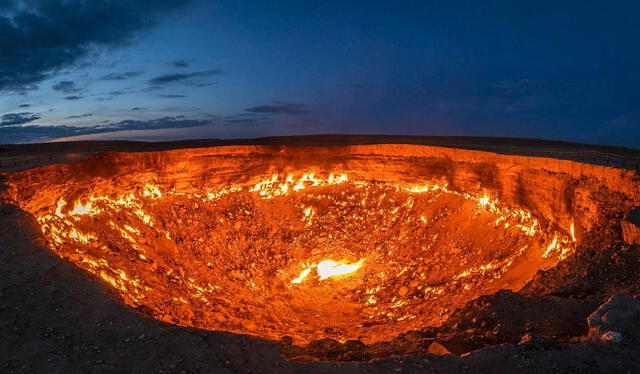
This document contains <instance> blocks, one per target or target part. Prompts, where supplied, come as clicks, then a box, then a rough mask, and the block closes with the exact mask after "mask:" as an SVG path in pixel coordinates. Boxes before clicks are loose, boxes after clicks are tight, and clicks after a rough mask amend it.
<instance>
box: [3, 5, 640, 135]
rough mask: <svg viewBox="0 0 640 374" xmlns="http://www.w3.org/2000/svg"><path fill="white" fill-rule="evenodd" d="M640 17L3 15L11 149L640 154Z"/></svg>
mask: <svg viewBox="0 0 640 374" xmlns="http://www.w3.org/2000/svg"><path fill="white" fill-rule="evenodd" d="M638 87H640V2H637V1H615V2H613V1H588V0H583V1H557V0H556V1H514V0H511V1H348V0H344V1H302V0H301V1H286V0H280V1H257V0H256V1H243V0H220V1H217V0H210V1H206V0H196V1H187V0H110V1H107V0H0V143H14V142H35V141H49V140H56V139H64V140H69V139H74V140H81V139H135V140H167V139H186V138H238V137H240V138H250V137H261V136H272V135H299V134H320V133H354V134H355V133H366V134H421V135H465V136H506V137H534V138H545V139H557V140H568V141H577V142H586V143H597V144H612V145H621V146H629V147H634V148H640V90H639V88H638Z"/></svg>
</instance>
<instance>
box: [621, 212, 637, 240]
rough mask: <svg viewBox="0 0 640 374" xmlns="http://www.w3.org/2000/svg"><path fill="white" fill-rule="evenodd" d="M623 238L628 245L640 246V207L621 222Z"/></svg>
mask: <svg viewBox="0 0 640 374" xmlns="http://www.w3.org/2000/svg"><path fill="white" fill-rule="evenodd" d="M620 225H621V226H622V238H623V239H624V241H625V242H627V243H628V244H640V207H636V208H635V209H633V210H632V211H630V212H629V213H628V214H627V217H626V219H624V220H622V221H621V222H620Z"/></svg>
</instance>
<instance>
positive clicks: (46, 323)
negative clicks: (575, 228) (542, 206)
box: [0, 205, 640, 373]
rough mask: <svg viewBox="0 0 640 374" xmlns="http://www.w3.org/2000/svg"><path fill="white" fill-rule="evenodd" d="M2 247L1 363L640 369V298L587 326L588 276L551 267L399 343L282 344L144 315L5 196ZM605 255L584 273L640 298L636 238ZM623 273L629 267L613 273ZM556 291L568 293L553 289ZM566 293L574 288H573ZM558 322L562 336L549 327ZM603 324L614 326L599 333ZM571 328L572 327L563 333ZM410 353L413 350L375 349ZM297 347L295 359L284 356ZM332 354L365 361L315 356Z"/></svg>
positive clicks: (48, 366)
mask: <svg viewBox="0 0 640 374" xmlns="http://www.w3.org/2000/svg"><path fill="white" fill-rule="evenodd" d="M0 248H2V251H1V252H0V268H1V272H2V278H0V316H1V318H0V336H1V337H2V338H1V339H0V369H1V371H2V372H5V373H31V372H34V373H76V372H77V373H82V372H92V373H119V372H131V373H212V372H215V373H299V372H309V373H314V372H317V373H327V372H344V373H389V372H404V373H412V372H434V373H458V372H468V373H487V372H505V373H507V372H509V373H510V372H513V371H514V370H518V371H519V372H522V373H539V372H565V373H601V372H611V373H634V372H638V370H640V360H638V357H640V356H639V355H640V344H639V340H638V338H639V337H640V327H639V326H638V320H639V310H640V309H639V308H638V302H637V301H635V300H632V299H627V298H624V297H618V298H617V299H614V300H613V301H612V302H611V303H609V304H608V305H605V306H604V307H603V308H601V309H600V310H599V312H598V313H596V314H594V316H592V317H591V325H592V328H591V334H589V326H588V325H587V316H588V314H589V313H590V312H593V311H595V310H596V309H597V305H596V304H597V299H600V298H601V297H602V296H603V295H600V296H597V297H594V300H591V299H590V298H588V297H587V298H585V297H579V293H580V292H588V290H587V289H585V288H584V287H585V286H584V285H581V286H579V287H578V288H576V289H575V290H564V291H563V292H559V290H557V289H555V288H554V284H553V281H552V280H550V279H553V278H554V277H555V275H553V274H552V275H551V276H548V277H546V276H543V275H541V277H540V278H541V281H540V282H538V283H540V284H543V283H544V284H545V287H546V289H547V291H548V296H539V297H538V299H536V298H535V297H534V298H531V297H528V296H526V295H521V294H515V293H511V292H506V291H505V292H500V293H498V294H495V295H490V296H486V297H482V298H480V299H478V300H476V301H474V302H471V303H469V304H468V305H467V306H466V307H465V308H463V309H462V310H460V311H459V312H457V313H456V314H454V315H453V316H452V317H451V319H450V321H449V322H448V323H447V324H446V325H445V326H444V327H443V328H442V329H441V330H440V331H422V332H414V333H408V334H405V335H404V336H402V337H399V338H398V339H396V340H395V341H392V342H389V343H381V344H379V345H376V346H369V347H366V346H363V345H361V344H359V343H357V342H347V343H346V344H344V345H343V344H340V343H337V342H331V341H329V342H327V341H320V342H314V343H311V344H310V345H309V346H307V347H303V348H301V347H291V346H287V342H286V341H284V342H281V343H276V342H268V341H263V340H259V339H255V338H251V337H246V336H240V335H233V334H227V333H221V332H213V331H202V330H196V329H188V328H179V327H175V326H172V325H167V324H164V323H161V322H158V321H156V320H152V319H149V318H146V317H144V316H143V315H142V314H140V313H138V312H136V311H135V310H132V309H130V308H128V307H126V306H124V305H123V304H121V303H119V302H118V300H117V298H116V296H115V294H114V293H112V292H111V291H110V290H109V289H108V288H107V287H106V286H104V285H103V284H102V283H100V282H98V281H97V280H96V279H92V278H90V276H89V275H88V274H87V273H85V272H82V271H80V270H79V269H77V268H75V266H74V265H72V264H71V263H68V262H65V261H62V260H60V259H59V258H57V257H56V256H55V255H53V254H52V253H51V252H50V251H49V250H48V249H46V248H45V247H44V243H43V242H42V238H41V236H40V234H39V231H38V228H37V226H36V223H35V222H34V220H33V218H32V217H30V216H28V215H27V214H25V213H24V212H22V211H20V210H18V209H17V208H15V207H12V206H9V205H3V206H0ZM616 253H618V255H615V254H616ZM599 256H600V258H598V259H597V260H598V261H602V262H600V265H599V266H595V265H594V266H591V267H590V266H586V267H584V268H583V271H582V272H581V273H580V275H579V277H582V278H583V279H585V280H587V279H594V277H597V278H602V277H601V276H600V275H599V274H604V275H606V276H607V277H609V278H607V279H604V278H602V279H601V280H602V281H604V282H607V284H608V285H616V287H617V288H616V289H617V290H620V291H626V292H627V293H635V296H637V285H635V283H636V282H635V281H634V280H632V279H631V278H629V271H628V270H629V269H630V268H632V267H633V268H635V269H639V268H640V267H638V257H639V256H638V248H637V247H635V248H627V249H626V250H624V251H615V252H614V251H613V250H612V251H609V252H606V251H605V252H602V253H600V254H599ZM607 258H608V259H607ZM594 263H595V262H594ZM625 269H626V270H625ZM635 271H637V270H635ZM623 273H626V275H625V276H624V277H621V278H620V277H617V275H618V274H623ZM542 278H544V282H542ZM635 279H637V278H635ZM545 282H546V283H545ZM576 283H580V282H576ZM634 287H635V288H634ZM561 293H564V294H565V295H564V296H557V295H559V294H561ZM567 293H571V294H573V296H571V297H568V296H567ZM552 294H556V295H552ZM583 296H584V295H583ZM594 305H596V307H594ZM612 311H613V312H612ZM567 313H573V316H574V317H575V319H576V320H581V321H584V323H582V324H578V330H579V331H576V330H575V327H567V326H571V325H573V324H568V325H566V326H564V325H562V323H560V325H554V323H553V320H554V318H553V317H554V316H558V315H560V314H564V315H566V314H567ZM573 316H572V317H573ZM561 320H565V321H566V318H562V319H561ZM473 326H477V327H473ZM573 326H575V325H573ZM580 326H582V327H580ZM553 331H557V335H559V336H560V337H561V339H559V340H558V339H555V338H554V336H550V335H553ZM610 331H616V332H618V333H620V334H611V333H610ZM605 334H609V335H607V336H605V337H603V335H605ZM572 335H573V336H576V337H575V338H574V339H566V337H568V336H572ZM496 336H497V337H496ZM456 340H457V342H458V346H462V348H461V350H462V351H468V350H469V349H474V348H476V347H478V346H486V345H487V344H490V343H492V342H496V341H511V342H513V343H519V342H521V344H516V345H514V344H501V345H498V346H493V347H491V348H485V349H480V350H475V351H471V352H470V353H467V354H465V355H463V356H462V357H460V356H458V355H452V354H445V355H442V354H443V353H447V351H454V353H456V352H455V351H456V344H454V343H455V342H456ZM434 342H437V343H438V344H434ZM283 348H284V350H283ZM409 351H413V352H414V353H413V354H411V355H409V356H402V357H395V358H394V357H392V358H376V357H380V356H387V357H388V356H389V355H393V354H397V353H400V352H409ZM429 352H433V353H429ZM293 354H295V358H296V360H297V361H287V360H285V359H284V358H283V356H292V355H293ZM327 359H334V360H335V359H342V360H360V361H361V362H352V363H348V362H319V361H322V360H327Z"/></svg>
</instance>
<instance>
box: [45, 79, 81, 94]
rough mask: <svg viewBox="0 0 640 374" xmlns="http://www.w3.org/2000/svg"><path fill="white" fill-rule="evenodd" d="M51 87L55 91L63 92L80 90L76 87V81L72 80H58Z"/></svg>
mask: <svg viewBox="0 0 640 374" xmlns="http://www.w3.org/2000/svg"><path fill="white" fill-rule="evenodd" d="M51 88H53V89H54V90H56V91H60V92H64V93H66V94H72V93H76V92H80V91H82V90H81V89H79V88H78V87H76V83H75V82H72V81H60V82H58V83H56V84H54V85H53V86H52V87H51Z"/></svg>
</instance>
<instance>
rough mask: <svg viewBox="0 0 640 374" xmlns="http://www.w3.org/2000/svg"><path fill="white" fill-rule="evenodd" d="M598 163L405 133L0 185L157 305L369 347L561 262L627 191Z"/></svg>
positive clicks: (122, 285) (59, 249)
mask: <svg viewBox="0 0 640 374" xmlns="http://www.w3.org/2000/svg"><path fill="white" fill-rule="evenodd" d="M560 163H562V164H560ZM601 169H602V170H600V169H597V168H593V167H591V168H590V169H585V168H584V167H583V166H581V165H579V164H576V163H571V162H568V161H550V160H545V159H533V158H523V157H512V156H499V155H495V154H490V153H483V152H473V151H461V150H451V149H443V148H436V147H420V146H408V145H386V146H354V147H341V148H295V147H293V148H288V147H251V146H246V147H221V148H207V149H195V150H177V151H169V152H155V153H139V154H110V155H109V154H105V155H100V156H97V157H94V158H92V159H89V160H87V161H83V162H80V163H77V164H69V165H53V166H49V167H44V168H40V169H33V170H28V171H24V172H20V173H13V174H9V175H8V184H9V185H10V186H11V187H12V188H11V189H10V192H9V193H10V195H11V196H12V197H11V198H12V199H13V200H14V201H16V202H17V203H18V204H19V205H20V206H21V207H22V208H23V209H24V210H27V211H29V212H31V213H32V214H33V215H34V216H35V217H36V218H37V220H38V222H39V223H40V225H41V228H42V233H43V235H44V237H45V238H46V240H47V241H48V243H49V247H50V248H51V250H52V251H54V252H55V253H56V254H58V255H59V256H61V257H63V258H65V259H68V260H70V261H72V262H74V263H75V264H76V265H77V266H79V267H81V268H83V269H85V270H87V271H89V272H91V273H92V274H95V275H96V276H97V277H99V278H100V279H102V280H103V281H104V282H106V283H107V284H108V285H109V286H110V287H112V288H113V289H114V290H115V291H116V292H117V293H118V294H119V295H120V296H121V298H122V300H123V301H124V302H125V303H126V304H128V305H130V306H132V307H134V308H137V309H139V310H140V311H142V312H143V313H145V314H148V315H150V316H153V317H154V318H157V319H159V320H162V321H165V322H168V323H173V324H177V325H181V326H193V327H198V328H203V329H212V330H224V331H231V332H237V333H245V334H251V335H255V336H260V337H264V338H267V339H280V338H282V337H284V336H290V337H292V338H293V340H294V342H295V343H296V344H304V343H306V342H309V341H313V340H317V339H322V338H334V339H337V340H341V341H344V340H348V339H360V340H362V341H363V342H365V343H372V342H377V341H386V340H390V339H393V338H394V337H395V336H397V335H398V334H400V333H403V332H406V331H409V330H419V329H421V328H424V327H427V326H438V325H440V324H441V323H442V322H443V321H445V319H446V318H447V317H448V316H450V315H451V313H453V312H454V311H455V310H456V308H459V307H461V306H462V305H464V304H465V303H466V302H468V301H469V300H472V299H474V298H476V297H478V296H480V295H486V294H491V293H494V292H496V291H497V290H499V289H505V288H506V289H511V290H518V289H519V288H521V287H522V286H523V285H524V284H526V283H527V282H528V281H529V280H530V279H532V278H533V276H534V275H535V274H536V272H537V271H538V270H541V269H548V268H551V267H553V266H555V265H556V264H557V263H558V262H559V261H561V260H563V259H565V258H567V257H570V256H571V255H572V254H573V253H574V252H575V251H576V248H577V247H578V246H577V244H578V243H579V241H580V237H581V235H582V233H584V232H585V231H586V230H590V229H591V228H592V227H594V226H597V225H599V224H600V223H599V222H606V221H604V220H606V219H608V218H606V217H607V215H608V216H613V215H619V213H617V212H620V211H624V210H625V209H627V205H629V204H635V202H636V201H638V198H637V196H636V195H634V194H637V189H635V187H634V184H633V178H632V177H633V176H631V175H627V174H624V173H623V172H617V171H616V172H615V173H614V172H612V171H611V170H609V169H606V168H601ZM616 173H618V174H616ZM603 180H606V182H607V187H604V184H603V182H602V181H603ZM616 209H617V210H616Z"/></svg>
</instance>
